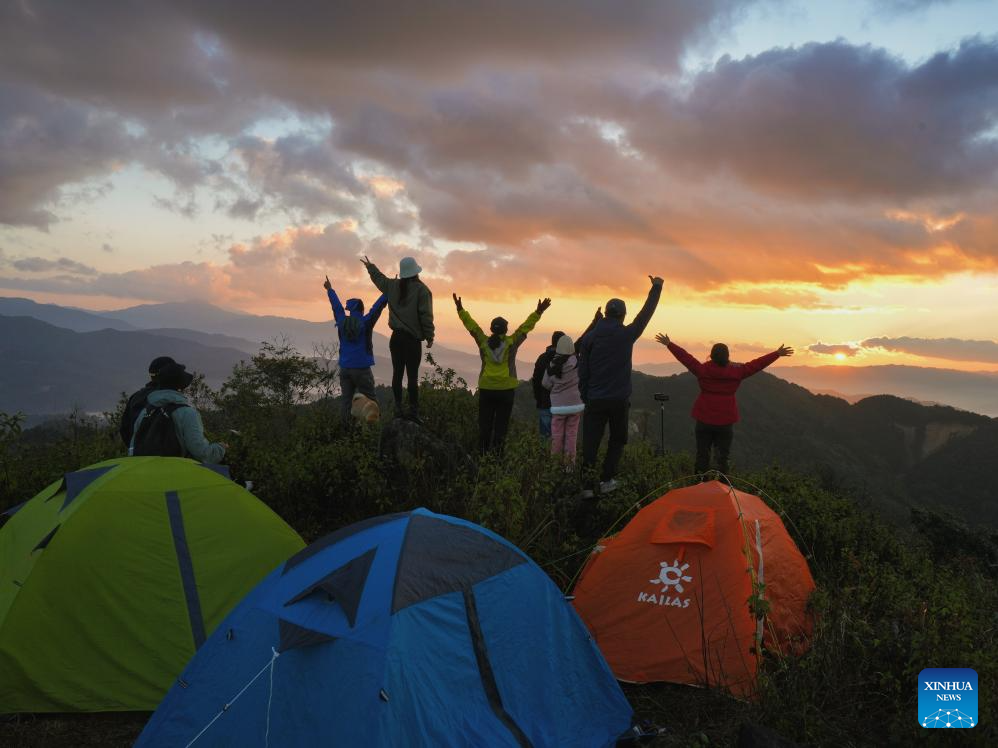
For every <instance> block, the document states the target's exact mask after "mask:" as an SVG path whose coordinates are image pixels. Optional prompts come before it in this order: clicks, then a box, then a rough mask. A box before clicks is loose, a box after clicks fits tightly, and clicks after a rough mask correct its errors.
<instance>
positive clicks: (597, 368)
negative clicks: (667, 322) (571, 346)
mask: <svg viewBox="0 0 998 748" xmlns="http://www.w3.org/2000/svg"><path fill="white" fill-rule="evenodd" d="M648 278H649V280H651V290H649V291H648V298H647V300H646V301H645V303H644V306H643V307H641V311H640V312H638V314H637V316H636V317H635V318H634V321H633V322H631V323H630V324H629V325H625V324H624V317H625V316H626V315H627V306H626V305H625V304H624V302H623V300H622V299H610V300H609V301H608V302H606V307H604V309H605V316H604V318H603V319H601V320H600V321H599V322H597V323H596V325H595V326H594V327H592V328H591V329H590V330H589V331H588V332H587V333H586V335H585V336H584V337H583V338H582V341H581V343H580V345H579V390H580V392H581V394H582V400H583V402H585V404H586V415H585V418H583V419H582V469H583V475H587V476H588V475H591V474H592V473H593V471H594V470H595V468H596V455H597V453H598V452H599V445H600V442H602V441H603V432H604V431H606V428H607V426H609V427H610V441H609V443H608V444H607V449H606V460H605V461H604V462H603V469H602V471H601V473H600V482H599V491H600V493H610V492H611V491H613V490H615V489H616V488H617V481H616V479H615V476H616V475H617V465H618V464H619V462H620V456H621V454H623V451H624V445H625V444H627V416H628V410H629V408H630V397H631V354H632V352H633V350H634V344H635V343H636V342H637V340H638V338H640V337H641V333H643V332H644V331H645V328H646V327H647V326H648V323H649V322H650V321H651V316H652V315H653V314H654V313H655V308H656V307H657V306H658V300H659V299H660V298H661V296H662V283H663V281H662V279H661V278H652V276H650V275H649V276H648ZM582 495H583V497H584V498H592V497H593V495H594V492H593V490H592V488H591V487H589V486H587V487H586V488H585V489H584V490H583V492H582Z"/></svg>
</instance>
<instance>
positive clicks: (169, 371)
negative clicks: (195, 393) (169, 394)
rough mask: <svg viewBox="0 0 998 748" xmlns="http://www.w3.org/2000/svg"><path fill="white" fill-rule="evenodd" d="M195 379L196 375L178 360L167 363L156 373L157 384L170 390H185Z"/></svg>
mask: <svg viewBox="0 0 998 748" xmlns="http://www.w3.org/2000/svg"><path fill="white" fill-rule="evenodd" d="M193 381H194V375H193V374H191V373H190V372H189V371H187V367H186V366H184V365H183V364H178V363H176V362H173V363H170V364H167V365H166V366H164V367H163V368H162V369H160V370H159V371H158V372H157V374H156V384H158V385H159V386H160V387H163V388H164V389H168V390H177V391H180V390H183V389H186V388H187V387H189V386H190V383H191V382H193Z"/></svg>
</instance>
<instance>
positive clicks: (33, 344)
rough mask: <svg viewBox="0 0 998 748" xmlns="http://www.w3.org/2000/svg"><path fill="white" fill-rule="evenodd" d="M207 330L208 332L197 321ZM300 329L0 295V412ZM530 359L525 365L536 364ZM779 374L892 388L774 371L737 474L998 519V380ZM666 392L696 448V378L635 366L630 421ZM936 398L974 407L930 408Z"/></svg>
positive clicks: (642, 429)
mask: <svg viewBox="0 0 998 748" xmlns="http://www.w3.org/2000/svg"><path fill="white" fill-rule="evenodd" d="M190 326H195V327H196V329H191V327H190ZM282 336H288V337H291V338H292V339H293V340H294V342H295V343H296V344H297V346H298V347H299V349H301V350H303V351H306V352H307V351H310V350H311V347H312V346H313V345H315V344H327V345H328V344H329V343H331V342H332V341H333V339H334V336H335V331H334V328H333V325H332V323H331V322H330V323H318V322H306V321H303V320H295V319H286V318H281V317H257V316H254V315H248V314H242V313H238V312H230V311H227V310H224V309H219V308H217V307H213V306H210V305H198V304H161V305H154V306H142V307H133V308H132V309H124V310H121V311H120V312H114V313H107V314H94V313H92V312H87V311H83V310H78V309H70V308H66V307H59V306H54V305H49V304H36V303H34V302H31V301H28V300H26V299H7V298H0V410H2V411H5V412H16V411H22V412H25V413H28V414H31V415H34V416H40V415H45V414H58V413H66V412H68V411H69V410H71V409H72V408H73V407H74V406H78V407H80V408H81V409H82V410H84V411H100V410H107V409H111V408H113V407H114V406H115V404H116V403H117V400H118V397H119V396H120V394H121V393H122V392H131V391H133V390H135V389H137V388H138V387H140V386H141V385H142V384H143V383H144V382H145V379H146V376H145V372H146V367H147V365H148V363H149V361H150V360H151V359H152V358H154V357H155V356H158V355H164V354H166V355H171V356H173V357H174V358H176V359H177V360H180V361H183V362H184V363H186V364H187V365H188V366H189V367H190V368H191V369H193V370H196V371H199V372H201V373H203V374H204V375H205V377H206V379H207V380H208V382H209V384H211V385H213V386H216V387H217V386H218V385H219V384H221V382H223V381H224V380H225V379H226V378H227V377H228V376H229V374H230V373H231V371H232V367H233V366H234V365H236V364H237V363H238V362H239V361H242V360H245V359H248V358H249V356H250V355H252V354H253V353H256V351H257V350H258V349H259V344H260V342H261V341H266V340H272V339H274V338H279V337H282ZM375 346H376V349H375V350H376V352H377V353H378V354H379V357H378V358H379V362H378V366H377V367H376V371H377V373H378V375H379V380H380V381H382V382H384V378H385V377H387V376H389V375H390V371H391V367H390V365H389V363H388V361H386V360H385V358H384V354H387V348H388V344H387V339H386V338H385V337H384V336H381V335H376V341H375ZM433 353H434V354H435V356H436V357H437V360H438V361H439V362H440V363H441V364H442V365H444V366H449V367H452V368H454V369H455V370H456V371H458V373H460V374H461V375H462V376H464V377H465V378H466V379H468V381H469V382H471V383H474V381H475V376H476V375H477V371H478V367H479V361H478V357H477V356H476V355H471V354H467V353H461V352H457V351H453V350H448V349H446V348H442V347H434V349H433ZM527 363H528V362H526V361H524V362H522V365H521V371H523V372H524V373H526V372H527V371H528V370H529V369H528V366H527ZM773 372H774V374H779V375H780V377H785V378H788V379H790V378H793V379H799V380H801V381H802V382H805V381H806V382H810V383H811V384H810V387H813V388H814V389H816V390H833V391H834V392H835V393H836V395H838V393H843V396H844V397H846V398H849V397H850V394H849V393H877V392H892V393H894V394H898V395H903V396H904V397H905V398H907V399H901V398H898V397H893V396H880V395H878V396H874V397H866V398H863V399H860V400H859V401H858V402H854V403H850V402H847V400H846V399H843V398H842V397H839V396H833V395H827V394H813V392H812V391H809V390H808V389H805V387H803V386H800V385H798V384H793V383H791V382H788V381H785V380H784V379H781V378H778V377H777V376H774V375H771V374H769V373H767V372H763V373H761V374H759V375H757V376H756V377H753V378H752V379H750V380H748V381H746V382H745V384H744V385H743V386H742V388H741V390H740V391H739V394H738V399H739V404H740V408H741V412H742V422H741V423H740V424H739V425H738V426H737V427H736V433H737V436H736V438H735V445H734V450H733V465H734V468H735V469H736V470H737V471H744V470H746V469H754V468H761V467H765V466H767V465H771V464H779V465H784V466H788V467H793V468H797V469H799V470H802V471H804V472H807V473H810V474H816V475H820V476H822V477H823V478H824V479H826V480H827V481H830V482H833V483H835V484H840V485H843V486H845V487H848V488H849V489H851V490H852V491H853V492H854V493H856V494H858V495H860V496H865V497H866V498H867V500H868V501H869V502H870V504H871V505H874V506H876V507H878V508H879V509H881V510H882V511H884V512H885V513H887V514H888V515H890V516H893V517H894V518H895V519H898V520H904V519H906V517H907V507H908V506H909V505H912V504H921V505H928V506H930V507H935V508H943V509H947V510H952V511H954V512H956V513H957V514H959V515H960V516H962V517H963V518H964V519H966V520H967V521H969V522H971V523H978V522H985V523H990V524H992V525H996V526H998V474H995V473H994V472H993V470H992V469H991V466H992V465H994V464H998V421H996V420H994V419H992V418H989V417H987V416H984V415H978V414H977V413H974V412H968V411H970V410H975V409H976V410H978V411H980V412H982V413H988V414H990V413H998V395H996V392H995V390H996V389H998V388H996V386H995V385H998V376H995V375H991V374H967V373H965V372H957V371H948V370H939V369H918V368H917V367H899V366H886V367H884V366H881V367H865V368H859V369H857V368H849V367H817V368H815V369H809V368H807V367H799V366H798V367H793V366H782V365H778V366H776V367H774V369H773ZM656 392H664V393H667V394H668V395H669V396H670V398H671V399H670V400H669V402H668V403H666V408H665V412H666V420H665V427H666V428H665V446H666V448H667V449H669V450H671V451H677V450H686V451H689V450H692V447H693V423H692V420H691V419H690V417H689V411H690V408H691V406H692V403H693V400H694V398H695V397H696V394H697V385H696V381H695V380H694V379H693V377H692V376H690V375H689V374H686V373H683V374H671V375H670V376H659V377H656V376H649V375H647V374H644V373H641V372H635V374H634V394H633V397H632V400H631V402H632V413H631V428H632V430H633V431H634V432H635V434H640V435H643V436H644V437H646V438H647V439H649V440H650V441H652V442H655V443H658V442H659V441H660V436H659V430H660V423H659V404H658V403H657V402H656V401H655V400H654V399H653V395H654V393H656ZM914 400H921V401H936V402H947V403H952V404H956V405H959V406H961V407H962V408H965V409H966V410H957V409H954V408H951V407H943V406H931V405H925V404H920V403H918V402H914ZM516 407H517V412H518V414H519V415H520V416H521V417H523V418H525V419H528V420H531V421H533V419H534V418H535V411H534V404H533V398H532V396H531V393H530V391H529V385H526V384H523V385H521V392H520V394H519V396H518V397H517V404H516Z"/></svg>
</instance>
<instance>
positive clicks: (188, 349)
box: [0, 316, 247, 415]
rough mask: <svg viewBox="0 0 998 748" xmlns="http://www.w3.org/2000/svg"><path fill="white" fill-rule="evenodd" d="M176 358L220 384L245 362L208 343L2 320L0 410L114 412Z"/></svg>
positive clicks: (241, 355)
mask: <svg viewBox="0 0 998 748" xmlns="http://www.w3.org/2000/svg"><path fill="white" fill-rule="evenodd" d="M164 353H165V354H167V355H171V356H173V357H174V358H175V359H177V360H178V361H183V362H184V363H186V364H187V365H188V366H189V367H190V368H191V369H193V370H196V371H198V372H201V373H202V374H204V375H205V377H206V379H207V380H208V382H209V383H211V384H213V385H215V386H217V385H219V384H220V383H221V382H222V381H223V380H224V379H225V378H226V377H227V376H228V375H229V374H230V373H231V371H232V367H233V366H235V365H236V364H237V363H239V361H241V360H243V359H245V358H247V355H246V353H245V352H243V351H240V350H236V349H234V348H226V347H218V346H211V347H209V346H206V345H203V344H201V343H198V342H195V341H191V340H184V339H182V338H179V337H166V336H164V335H158V334H153V333H149V332H141V331H137V330H112V329H103V330H95V331H91V332H73V331H72V330H67V329H65V328H62V327H55V326H54V325H50V324H48V323H46V322H42V321H40V320H37V319H34V318H32V317H5V316H0V410H2V411H5V412H8V413H13V412H17V411H21V412H24V413H27V414H29V415H44V414H54V413H66V412H69V411H70V410H72V409H73V408H74V407H79V408H80V409H82V410H84V411H88V412H93V411H101V410H108V409H112V408H114V406H115V405H116V403H117V402H118V398H119V396H120V394H121V393H122V392H129V393H131V392H133V391H135V390H137V389H138V388H139V387H141V386H142V385H143V384H145V382H146V379H147V376H146V370H147V367H148V366H149V362H150V361H151V360H152V359H154V358H155V357H156V356H160V355H163V354H164Z"/></svg>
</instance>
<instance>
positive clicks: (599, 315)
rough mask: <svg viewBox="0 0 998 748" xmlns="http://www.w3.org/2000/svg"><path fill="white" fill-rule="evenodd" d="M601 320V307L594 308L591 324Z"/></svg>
mask: <svg viewBox="0 0 998 748" xmlns="http://www.w3.org/2000/svg"><path fill="white" fill-rule="evenodd" d="M601 319H603V307H602V306H598V307H596V314H595V315H593V322H599V321H600V320H601Z"/></svg>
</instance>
